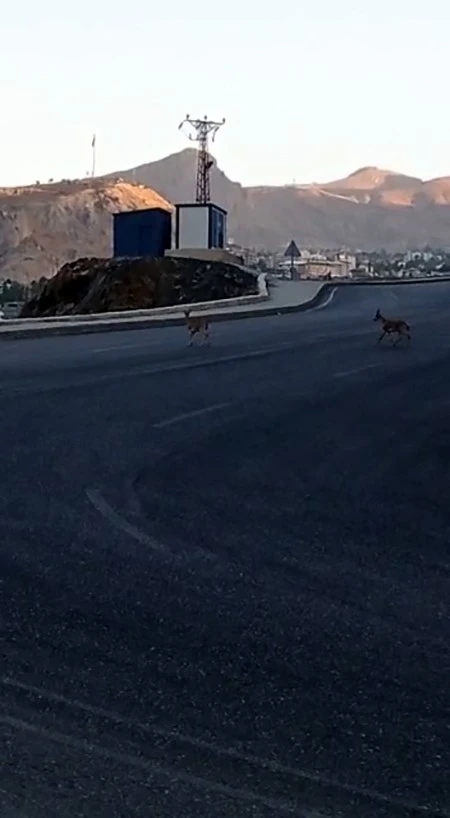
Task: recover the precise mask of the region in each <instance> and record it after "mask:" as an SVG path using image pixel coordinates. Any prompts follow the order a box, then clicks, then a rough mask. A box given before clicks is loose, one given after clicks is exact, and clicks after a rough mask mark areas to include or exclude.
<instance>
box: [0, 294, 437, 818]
mask: <svg viewBox="0 0 450 818" xmlns="http://www.w3.org/2000/svg"><path fill="white" fill-rule="evenodd" d="M377 307H380V308H381V309H382V311H385V312H386V313H387V314H389V315H394V314H397V315H400V316H401V317H405V318H406V319H407V320H410V322H411V324H412V325H413V343H412V345H411V347H410V348H409V349H407V348H404V349H402V348H398V349H395V350H394V349H391V348H390V346H389V344H386V345H385V346H380V347H377V346H376V344H375V343H374V342H375V340H376V337H377V326H376V325H375V324H374V323H373V322H372V317H373V315H374V313H375V310H376V308H377ZM0 378H1V392H0V420H1V426H0V428H1V432H2V443H1V456H2V460H1V463H2V470H3V483H2V491H1V496H0V504H1V509H0V510H1V514H0V528H1V534H2V536H1V537H0V541H1V543H2V545H1V552H0V555H1V556H0V560H1V562H0V567H1V574H0V634H1V638H2V659H3V661H2V667H1V674H0V731H1V736H2V766H1V768H0V815H1V816H2V818H61V816H67V818H69V817H70V818H75V817H76V818H78V817H79V818H81V817H82V818H94V816H95V818H115V816H118V817H119V818H128V816H129V818H131V817H132V816H133V818H135V816H145V818H147V817H148V816H152V818H153V816H157V818H173V816H178V815H183V816H185V817H186V818H203V816H204V817H205V818H225V817H226V818H229V816H239V818H240V816H252V818H255V816H258V818H266V816H276V818H277V817H278V816H280V817H281V816H284V815H295V816H304V817H305V818H318V817H319V816H333V818H336V816H343V818H347V816H348V818H355V816H358V818H374V817H375V816H376V818H379V816H383V817H384V816H386V818H387V816H389V818H397V816H398V818H404V817H406V816H420V815H424V816H433V817H435V816H445V815H449V812H450V784H449V779H448V771H449V769H450V757H449V756H450V753H449V749H450V737H449V723H450V719H449V716H450V706H449V690H450V684H449V680H450V675H449V671H450V641H449V636H450V627H449V604H448V600H449V598H450V595H449V591H450V553H449V542H450V514H449V503H448V499H449V488H450V472H449V463H450V286H449V285H448V284H433V285H429V286H418V285H412V286H401V287H395V286H394V287H391V288H389V287H383V288H382V287H373V288H370V287H361V288H356V287H355V288H351V289H347V288H346V289H344V290H339V291H337V292H336V294H335V297H334V299H333V301H332V303H331V304H329V305H328V306H327V307H325V308H323V309H317V310H314V311H312V312H309V313H304V314H298V315H289V316H284V317H277V316H273V317H268V318H264V319H262V318H260V319H256V320H245V321H238V322H232V323H229V324H216V325H214V326H213V337H212V344H211V347H210V348H203V349H202V348H196V349H188V348H187V347H186V335H185V333H184V330H183V329H182V328H172V329H167V330H165V329H161V330H149V331H137V332H136V331H135V332H123V333H111V334H105V335H101V336H99V335H91V336H78V337H77V336H70V337H63V338H42V339H40V340H33V341H18V342H11V343H8V344H4V345H3V346H2V349H1V361H0Z"/></svg>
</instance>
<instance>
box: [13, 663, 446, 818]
mask: <svg viewBox="0 0 450 818" xmlns="http://www.w3.org/2000/svg"><path fill="white" fill-rule="evenodd" d="M1 684H2V685H3V686H5V687H10V688H12V689H17V690H22V691H24V692H26V693H30V694H31V695H34V696H36V697H38V698H39V699H46V700H47V701H49V702H51V701H52V702H55V703H59V704H62V705H66V706H67V707H69V708H72V709H75V710H80V711H81V712H84V713H87V714H90V715H94V716H98V717H99V718H102V719H106V720H108V721H110V722H113V723H114V722H115V723H116V724H122V725H124V726H129V727H135V728H138V729H139V730H141V731H142V732H143V733H148V734H150V735H153V736H160V737H161V738H164V739H167V740H169V741H180V742H181V743H184V744H187V745H190V746H192V747H194V748H197V749H200V750H206V751H208V752H210V753H212V754H214V755H217V756H223V757H228V758H231V759H233V760H235V761H240V762H242V763H246V764H250V765H252V766H254V767H257V768H260V769H262V770H267V771H268V772H271V773H274V774H281V775H285V776H289V777H290V778H292V779H294V780H298V781H301V780H304V781H310V782H312V783H314V784H319V785H321V786H323V787H333V788H336V789H337V790H340V791H343V792H348V793H350V794H352V795H354V796H362V797H364V798H368V799H370V800H371V801H375V802H379V803H383V804H388V805H392V806H393V807H400V808H402V809H407V810H413V811H415V812H419V813H422V812H423V813H425V814H426V815H429V816H432V817H433V818H445V813H443V812H441V811H440V810H439V809H437V810H436V809H433V808H430V807H427V806H424V805H420V804H416V803H413V802H412V801H410V800H408V799H403V798H399V797H396V796H394V797H391V796H390V795H385V794H383V793H380V792H378V791H376V790H372V789H370V788H366V787H357V786H353V785H352V784H347V783H343V782H341V781H338V780H337V779H334V778H331V777H330V778H328V777H326V776H322V775H319V774H318V773H311V772H308V771H305V770H299V769H296V768H292V767H288V766H286V765H284V764H280V763H279V762H277V761H272V760H270V759H266V758H261V757H258V756H254V755H252V754H251V753H246V752H242V751H238V750H235V749H234V748H232V747H222V746H220V745H217V744H216V743H213V742H209V741H205V740H202V739H197V738H194V737H193V736H189V735H186V734H184V733H180V732H178V730H176V729H171V730H169V729H166V730H165V729H163V728H161V727H157V726H152V725H149V724H141V723H139V722H136V721H135V720H133V719H130V718H127V717H126V716H122V715H121V714H119V713H115V712H111V711H109V710H105V709H104V708H102V707H96V706H95V705H90V704H86V703H85V702H82V701H79V700H77V699H70V698H67V697H66V696H63V695H61V694H59V693H54V692H52V691H49V690H46V689H43V688H40V687H36V686H35V685H29V684H26V683H24V682H20V681H18V680H16V679H12V678H10V677H8V676H5V677H3V678H2V679H1ZM8 719H9V721H8ZM2 721H4V722H5V723H9V724H10V726H13V727H14V726H16V724H15V723H12V722H18V720H16V719H13V718H12V717H11V718H10V717H4V718H3V719H2V717H0V723H1V722H2ZM21 725H26V726H25V727H24V728H22V727H21ZM17 727H18V729H27V727H31V729H32V730H34V731H35V732H37V733H38V734H39V733H40V732H42V733H43V734H44V735H45V734H47V733H50V731H48V730H46V729H45V728H43V729H41V728H38V727H34V726H33V725H28V723H26V722H25V723H24V722H19V723H18V724H17ZM54 735H57V736H58V737H59V736H61V734H54ZM49 737H50V738H52V737H53V736H52V735H49ZM61 738H62V739H63V740H65V739H67V742H65V743H69V742H72V743H74V744H75V743H78V744H83V746H84V747H86V748H90V747H91V746H92V745H91V744H90V743H89V742H87V741H80V739H76V738H72V737H66V736H65V735H62V736H61ZM69 746H70V744H69ZM98 750H100V751H101V752H102V753H103V754H107V755H108V754H109V755H110V756H111V758H114V757H115V756H116V755H117V753H114V752H111V753H110V751H106V750H103V748H98ZM120 755H122V754H120ZM129 758H130V757H129V756H128V755H126V756H125V763H130V762H129V761H128V759H129ZM131 759H132V760H137V761H139V762H142V759H140V758H137V759H136V757H135V756H132V757H131ZM119 760H120V759H119ZM131 763H133V761H132V762H131ZM143 763H145V764H146V765H147V766H151V767H156V768H157V769H160V765H159V764H158V763H156V765H154V764H153V762H143ZM164 769H166V768H164ZM169 770H172V768H169ZM168 774H169V775H172V777H174V778H177V777H179V778H180V775H179V773H178V771H176V770H172V771H171V772H169V771H168ZM183 775H184V776H185V779H186V781H187V779H188V778H192V776H190V774H187V773H186V774H184V773H181V776H183ZM194 778H195V780H197V781H199V782H204V784H202V786H204V787H205V788H206V789H211V788H212V787H215V786H216V785H215V784H212V786H211V785H210V782H209V781H206V780H205V779H201V778H200V779H198V778H197V777H194ZM180 780H183V778H180ZM219 786H225V787H226V789H227V790H228V787H227V785H219ZM232 791H233V792H236V793H242V792H243V791H242V790H241V789H235V788H232ZM244 792H245V798H244V800H250V799H248V798H247V795H248V794H249V795H250V796H251V798H252V799H255V800H260V799H261V796H259V795H257V794H253V793H250V792H249V791H248V790H244ZM223 794H226V793H225V792H224V793H223ZM229 794H230V793H229ZM237 797H239V796H237ZM260 802H261V803H265V804H266V805H269V806H272V805H275V806H276V807H277V809H280V803H279V802H278V801H277V800H269V801H266V800H265V799H263V800H260ZM281 809H282V811H285V812H288V813H289V814H294V815H300V814H301V815H302V816H303V818H307V815H308V813H306V812H302V813H298V812H295V811H294V810H293V809H292V808H291V807H290V806H289V807H288V809H286V808H285V809H284V810H283V807H281Z"/></svg>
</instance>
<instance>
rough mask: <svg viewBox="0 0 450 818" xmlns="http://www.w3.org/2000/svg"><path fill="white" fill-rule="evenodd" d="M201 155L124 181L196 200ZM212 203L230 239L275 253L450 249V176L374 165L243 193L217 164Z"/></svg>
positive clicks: (140, 170) (172, 160)
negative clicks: (223, 216) (289, 247)
mask: <svg viewBox="0 0 450 818" xmlns="http://www.w3.org/2000/svg"><path fill="white" fill-rule="evenodd" d="M196 159H197V157H196V152H195V150H193V149H192V148H187V149H186V150H183V151H181V152H180V153H176V154H172V155H171V156H167V157H166V158H164V159H161V160H159V161H158V162H150V163H149V164H146V165H140V166H138V167H135V168H132V169H131V170H124V171H122V172H121V173H120V176H121V177H122V178H123V179H125V180H128V181H136V182H140V183H142V184H144V185H146V186H149V187H151V188H153V189H154V190H156V191H157V192H158V193H160V194H161V195H162V196H164V197H165V198H167V199H169V200H170V201H172V202H183V201H191V200H192V196H193V192H194V185H195V172H196ZM211 198H212V200H213V201H214V202H215V203H216V204H218V205H221V206H222V207H225V208H226V210H228V226H229V236H230V237H231V238H233V239H235V240H236V242H237V243H239V244H242V245H244V246H261V247H265V248H267V249H271V250H276V249H278V248H280V247H283V246H284V245H286V244H287V243H288V242H289V241H290V239H292V238H293V239H295V240H296V241H297V244H299V245H302V244H303V245H305V246H308V247H309V246H312V247H330V248H331V247H348V248H351V249H379V248H381V247H384V248H385V249H388V250H393V249H407V248H416V247H420V246H423V245H426V244H430V245H433V246H439V247H442V246H446V245H450V177H443V178H440V179H431V180H429V181H425V182H424V181H422V180H421V179H418V178H416V177H413V176H405V175H403V174H400V173H396V172H394V171H389V170H381V169H379V168H376V167H365V168H360V169H359V170H356V171H355V172H354V173H351V174H350V175H349V176H347V177H346V178H345V179H339V180H337V181H333V182H325V183H323V184H308V185H284V186H267V185H261V186H257V187H244V186H243V185H241V184H239V183H238V182H232V181H231V180H230V179H229V178H228V177H227V176H226V175H225V173H224V172H223V171H222V170H220V168H219V167H218V165H217V163H216V161H215V160H213V167H212V169H211Z"/></svg>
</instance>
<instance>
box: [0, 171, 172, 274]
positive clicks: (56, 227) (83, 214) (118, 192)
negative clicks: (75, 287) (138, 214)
mask: <svg viewBox="0 0 450 818" xmlns="http://www.w3.org/2000/svg"><path fill="white" fill-rule="evenodd" d="M142 207H164V208H170V205H169V203H168V202H167V201H166V200H165V199H163V198H162V197H161V196H159V195H158V194H157V193H155V192H154V191H153V190H148V189H146V188H143V187H142V186H139V185H132V184H129V183H128V182H124V181H121V182H120V181H119V182H113V181H111V180H110V179H108V180H102V179H94V180H92V179H90V180H84V181H83V180H80V181H73V182H71V181H67V182H61V183H58V184H49V185H42V186H32V187H23V188H3V189H2V188H0V277H2V278H7V277H8V278H12V279H15V280H17V281H21V282H29V281H32V280H33V279H34V280H38V279H39V278H41V277H42V276H45V277H50V276H51V275H53V274H54V273H56V271H57V270H58V269H59V267H60V266H61V264H64V262H66V261H71V260H73V259H76V258H78V257H80V256H87V255H92V256H94V255H95V256H109V255H110V254H111V248H112V218H111V213H113V212H115V211H118V210H135V209H137V208H142Z"/></svg>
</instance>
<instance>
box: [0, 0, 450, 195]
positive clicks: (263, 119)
mask: <svg viewBox="0 0 450 818" xmlns="http://www.w3.org/2000/svg"><path fill="white" fill-rule="evenodd" d="M166 8H167V10H164V9H166ZM449 25H450V4H449V3H448V2H446V0H428V2H426V3H425V2H423V0H421V2H419V0H409V2H408V0H390V1H389V0H377V2H374V1H373V0H355V1H354V2H352V0H314V1H313V0H305V2H303V0H277V2H273V0H272V2H269V1H268V0H259V2H256V0H240V2H239V0H228V2H226V3H217V4H214V3H212V2H211V0H210V2H208V3H206V2H205V3H203V4H202V3H201V2H197V3H192V2H191V3H188V2H186V0H171V2H170V3H167V4H164V3H162V2H160V3H156V2H155V0H128V2H126V3H125V2H124V0H120V2H119V0H90V1H88V0H77V2H76V3H75V2H72V3H70V2H67V3H62V2H61V0H41V1H40V2H39V3H37V2H36V1H35V0H21V2H20V3H7V4H5V8H4V9H2V26H1V29H2V48H1V49H0V98H1V100H2V125H1V128H0V185H20V184H27V183H33V182H35V181H36V180H38V179H39V180H40V181H41V182H43V181H47V180H48V179H49V178H53V179H55V180H56V179H60V178H68V177H80V176H84V175H85V174H86V172H88V171H89V169H90V167H91V163H92V157H91V141H92V135H93V133H96V136H97V140H96V144H97V158H96V161H97V166H96V171H97V173H99V174H101V173H108V172H111V171H115V170H123V169H126V168H129V167H133V166H135V165H139V164H143V163H145V162H150V161H154V160H157V159H160V158H162V157H163V156H166V155H168V154H170V153H174V152H176V151H179V150H182V149H183V148H184V147H186V146H187V145H188V144H189V143H188V142H187V139H186V137H185V136H184V134H183V133H182V132H180V131H179V130H178V125H179V123H180V121H181V120H182V119H183V118H184V116H185V115H186V114H187V113H189V114H190V115H191V116H193V117H203V116H204V115H208V117H210V118H212V119H216V120H220V119H222V117H225V118H226V124H225V125H224V126H223V128H221V130H220V132H219V134H218V136H217V139H216V142H215V144H214V146H213V153H214V155H215V156H216V158H217V161H218V164H219V166H220V167H221V168H222V169H223V170H224V171H225V172H226V174H227V175H228V176H229V177H230V178H231V179H233V180H236V181H240V182H242V183H243V184H246V185H257V184H291V183H292V182H293V181H295V182H297V183H300V182H313V181H316V182H323V181H329V180H331V179H336V178H340V177H343V176H346V175H347V174H348V173H351V172H353V171H354V170H356V169H357V168H359V167H363V166H366V165H375V166H378V167H382V168H386V169H391V170H396V171H399V172H402V173H408V174H411V175H414V176H420V177H421V178H433V177H437V176H445V175H450V151H449V147H450V107H449V106H448V101H447V76H448V71H449V68H448V65H449V63H448V60H449V57H448V31H449Z"/></svg>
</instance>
